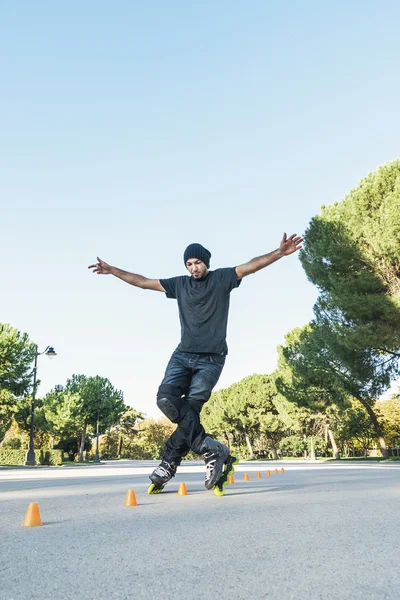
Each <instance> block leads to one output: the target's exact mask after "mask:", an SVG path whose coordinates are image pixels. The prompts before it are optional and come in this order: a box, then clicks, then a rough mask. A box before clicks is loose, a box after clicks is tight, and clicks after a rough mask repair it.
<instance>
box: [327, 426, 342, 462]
mask: <svg viewBox="0 0 400 600" xmlns="http://www.w3.org/2000/svg"><path fill="white" fill-rule="evenodd" d="M328 436H329V441H330V443H331V444H332V450H333V456H334V457H335V458H340V452H339V450H338V447H337V445H336V442H335V438H334V437H333V432H332V429H331V428H330V427H328Z"/></svg>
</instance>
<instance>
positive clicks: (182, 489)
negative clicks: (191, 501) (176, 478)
mask: <svg viewBox="0 0 400 600" xmlns="http://www.w3.org/2000/svg"><path fill="white" fill-rule="evenodd" d="M187 495H188V493H187V490H186V484H185V483H183V482H182V483H180V484H179V490H178V496H187Z"/></svg>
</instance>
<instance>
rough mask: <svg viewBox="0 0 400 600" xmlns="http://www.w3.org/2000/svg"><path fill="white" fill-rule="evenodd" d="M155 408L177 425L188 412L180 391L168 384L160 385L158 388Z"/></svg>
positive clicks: (187, 406)
mask: <svg viewBox="0 0 400 600" xmlns="http://www.w3.org/2000/svg"><path fill="white" fill-rule="evenodd" d="M157 406H158V408H159V409H160V410H161V412H162V413H164V415H165V416H166V417H167V418H168V419H169V420H170V421H172V423H179V421H180V420H181V419H182V418H183V417H184V416H185V414H186V413H187V411H188V410H189V405H188V404H187V402H186V400H185V398H182V394H181V389H180V388H178V387H175V386H173V385H168V384H161V385H160V387H159V388H158V392H157Z"/></svg>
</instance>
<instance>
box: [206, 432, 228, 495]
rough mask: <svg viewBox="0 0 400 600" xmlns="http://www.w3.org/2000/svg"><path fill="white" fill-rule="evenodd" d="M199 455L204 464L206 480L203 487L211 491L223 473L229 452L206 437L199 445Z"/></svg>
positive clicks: (222, 445) (219, 443)
mask: <svg viewBox="0 0 400 600" xmlns="http://www.w3.org/2000/svg"><path fill="white" fill-rule="evenodd" d="M200 454H201V455H202V457H203V458H204V462H205V463H206V480H205V482H204V485H205V486H206V488H207V489H208V490H211V489H212V488H213V487H214V485H215V484H216V483H217V481H218V480H219V479H220V477H221V475H222V473H223V471H224V463H225V461H226V460H227V458H228V456H229V450H228V448H227V447H226V446H225V445H224V444H221V442H217V441H216V440H213V439H212V438H211V437H209V436H207V437H206V438H205V439H204V440H203V443H202V445H201V448H200Z"/></svg>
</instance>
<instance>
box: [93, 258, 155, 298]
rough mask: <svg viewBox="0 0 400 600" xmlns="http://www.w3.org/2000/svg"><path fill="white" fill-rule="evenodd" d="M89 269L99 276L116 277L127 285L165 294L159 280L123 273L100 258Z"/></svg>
mask: <svg viewBox="0 0 400 600" xmlns="http://www.w3.org/2000/svg"><path fill="white" fill-rule="evenodd" d="M88 269H93V273H97V274H98V275H114V276H115V277H118V279H122V281H126V283H129V284H130V285H134V286H135V287H139V288H142V289H143V290H155V291H156V292H165V290H164V288H163V286H162V285H161V283H160V280H159V279H148V278H147V277H143V276H142V275H136V274H135V273H129V272H128V271H123V270H122V269H118V268H117V267H112V266H111V265H109V264H108V263H106V262H104V260H101V258H99V257H97V263H96V264H94V265H89V266H88Z"/></svg>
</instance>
